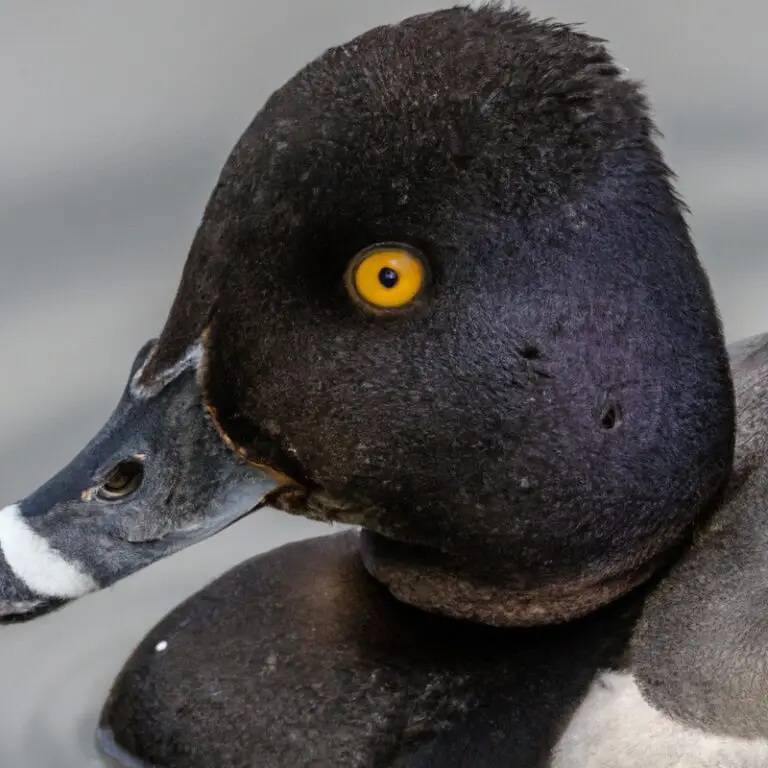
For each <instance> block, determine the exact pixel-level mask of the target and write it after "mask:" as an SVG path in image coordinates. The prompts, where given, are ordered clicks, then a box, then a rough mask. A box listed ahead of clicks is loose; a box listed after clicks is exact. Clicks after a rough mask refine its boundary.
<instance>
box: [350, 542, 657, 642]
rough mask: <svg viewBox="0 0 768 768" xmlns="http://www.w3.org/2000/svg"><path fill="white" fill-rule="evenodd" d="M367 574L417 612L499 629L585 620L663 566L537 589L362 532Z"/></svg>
mask: <svg viewBox="0 0 768 768" xmlns="http://www.w3.org/2000/svg"><path fill="white" fill-rule="evenodd" d="M360 544H361V547H360V551H361V556H362V560H363V563H364V565H365V567H366V569H367V571H368V572H369V573H370V574H371V576H373V577H374V578H375V579H376V580H377V581H379V582H380V583H381V584H383V585H384V586H386V587H387V589H388V590H389V591H390V592H391V593H392V595H393V596H394V597H396V598H397V599H398V600H401V601H403V602H405V603H408V604H410V605H413V606H414V607H416V608H421V609H423V610H426V611H429V612H431V613H438V614H442V615H444V616H449V617H451V618H455V619H464V620H469V621H475V622H479V623H482V624H488V625H492V626H498V627H524V626H536V625H542V624H555V623H559V622H564V621H570V620H572V619H577V618H579V617H582V616H585V615H586V614H588V613H591V612H592V611H594V610H596V609H598V608H600V607H601V606H603V605H606V604H608V603H610V602H613V601H614V600H616V599H617V598H619V597H621V596H623V595H626V594H627V593H629V592H630V591H632V590H633V589H634V588H635V587H638V586H639V585H641V584H643V583H645V582H646V581H648V579H649V578H650V577H651V576H652V575H653V574H654V573H656V572H657V571H658V570H659V568H660V567H661V566H662V565H663V563H664V560H665V558H663V557H659V558H656V559H653V560H651V561H649V562H646V563H644V564H643V566H642V567H641V568H638V569H635V570H632V571H630V572H627V573H623V574H621V575H619V576H616V577H614V578H610V579H605V580H602V581H599V582H594V581H586V580H581V581H578V580H569V581H563V582H560V583H551V584H549V585H547V586H540V587H538V588H536V589H525V588H521V586H520V585H519V584H515V585H510V584H504V583H496V582H494V583H491V582H490V581H489V580H488V579H487V578H481V577H479V576H477V575H476V574H475V573H473V572H472V569H471V568H470V567H469V566H468V565H467V564H466V563H462V562H461V561H460V560H459V559H457V558H452V557H451V556H449V555H445V554H444V553H438V552H435V551H434V550H427V549H426V548H424V547H419V546H414V545H409V544H403V543H401V542H398V541H394V540H392V539H388V538H386V537H384V536H382V535H380V534H377V533H374V532H372V531H369V530H363V531H361V535H360Z"/></svg>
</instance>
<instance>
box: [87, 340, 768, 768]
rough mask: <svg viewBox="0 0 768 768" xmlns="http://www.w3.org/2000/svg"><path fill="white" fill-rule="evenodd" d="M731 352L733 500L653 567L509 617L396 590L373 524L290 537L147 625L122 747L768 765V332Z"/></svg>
mask: <svg viewBox="0 0 768 768" xmlns="http://www.w3.org/2000/svg"><path fill="white" fill-rule="evenodd" d="M729 352H730V359H731V362H732V367H733V373H734V381H735V385H736V398H737V400H736V402H737V414H738V431H737V442H736V458H735V466H734V471H733V473H732V476H731V480H730V482H729V485H728V489H727V492H726V495H725V498H724V501H723V503H722V505H721V506H720V507H718V509H717V510H716V511H715V512H714V513H713V514H712V515H711V516H709V517H708V518H706V519H705V520H704V521H703V522H702V524H701V525H699V526H698V527H697V529H696V532H695V535H694V537H693V539H692V541H691V542H690V544H689V545H688V546H687V547H686V549H685V551H684V552H683V553H682V554H681V555H680V557H679V558H678V559H677V560H675V561H674V562H673V563H672V564H671V565H670V566H669V567H668V568H666V569H663V570H662V572H661V573H659V574H657V575H656V577H655V578H653V579H652V580H650V582H649V583H648V584H646V585H644V586H643V587H641V588H639V589H637V590H635V591H634V592H632V593H630V594H628V595H625V596H623V597H622V598H620V599H619V600H617V601H615V602H613V603H610V604H608V605H606V606H603V607H602V608H600V609H598V610H597V611H595V612H593V613H592V614H590V615H588V616H586V617H583V618H580V619H577V620H572V621H568V622H565V623H563V624H560V625H548V626H539V627H528V628H517V629H513V628H499V627H492V626H489V625H482V624H476V623H474V622H468V621H466V620H456V619H451V618H448V617H443V616H439V615H437V614H433V613H430V612H425V611H422V610H414V609H413V608H412V607H411V606H408V605H407V604H405V603H403V602H402V601H399V600H397V599H395V598H393V596H392V595H391V594H390V593H389V592H388V591H387V589H386V588H385V587H384V585H382V584H380V583H378V582H377V581H375V580H374V579H372V578H370V577H369V576H368V574H367V572H365V570H364V566H363V565H362V563H361V561H360V558H359V557H358V556H357V552H358V544H357V542H356V541H355V538H356V537H357V536H358V535H359V534H358V533H357V532H355V531H346V532H343V533H337V534H335V535H331V536H324V537H318V538H315V539H310V540H306V541H301V542H297V543H292V544H288V545H285V546H284V547H281V548H279V549H277V550H274V551H272V552H268V553H266V554H263V555H260V556H257V557H254V558H252V559H251V560H248V561H246V562H244V563H242V564H241V565H240V566H238V567H236V568H234V569H232V570H231V571H230V572H228V573H226V574H224V575H223V576H222V577H220V578H219V579H217V580H215V581H214V582H213V583H212V584H210V585H209V586H208V587H206V588H205V589H203V590H202V591H201V592H200V593H198V594H197V595H194V596H193V597H191V598H190V599H189V600H187V601H186V602H185V603H183V604H181V605H180V606H178V607H177V608H176V609H175V610H173V611H172V612H171V613H170V614H169V615H168V616H166V617H165V618H164V619H163V620H162V621H161V622H160V623H159V624H158V625H157V626H156V627H154V628H153V629H152V631H151V632H150V633H149V634H148V635H147V636H146V637H145V638H144V639H143V640H142V641H141V643H140V644H139V645H138V647H137V648H136V650H135V651H134V652H133V654H132V656H131V658H130V659H129V660H128V661H127V662H126V665H125V666H124V668H123V670H122V671H121V673H120V675H119V676H118V678H117V680H116V681H115V683H114V684H113V686H112V690H111V692H110V694H109V698H108V700H107V702H106V704H105V706H104V708H103V711H102V714H101V721H100V728H99V732H98V744H99V747H100V749H101V751H102V754H104V755H106V756H108V757H109V758H110V759H113V760H115V763H114V764H115V765H118V766H142V767H144V766H174V767H175V766H178V767H179V768H185V767H186V766H190V767H191V766H198V765H217V766H218V765H220V766H225V767H226V768H230V766H232V767H233V768H234V766H238V767H239V766H249V765H255V764H258V765H264V766H269V767H270V768H271V767H272V766H275V767H277V766H284V765H290V764H291V763H292V762H298V764H301V765H312V764H316V765H350V766H352V765H355V766H358V765H360V766H362V765H366V766H367V765H387V766H390V765H391V766H407V767H408V768H410V767H412V766H413V767H418V768H426V767H427V766H429V767H435V768H437V767H438V766H459V767H461V768H481V767H489V768H496V766H498V767H499V768H502V767H504V768H508V767H509V766H522V767H524V768H528V767H531V766H537V767H538V768H647V766H651V765H652V766H654V768H681V766H691V768H693V767H694V766H695V767H696V768H762V766H765V765H768V708H767V707H766V703H765V696H764V695H763V692H764V689H765V685H766V666H765V664H764V663H763V656H764V649H765V647H766V645H767V644H768V637H767V636H766V632H765V620H764V610H763V605H764V602H765V601H764V599H763V598H764V595H765V591H766V586H765V578H764V573H765V567H766V566H765V562H766V554H765V552H766V546H765V541H764V539H765V533H764V529H765V525H764V520H763V510H764V508H765V495H766V488H768V333H766V334H762V335H759V336H755V337H752V338H750V339H747V340H745V341H742V342H739V343H737V344H734V345H732V346H731V347H730V349H729ZM249 632H250V638H249V639H250V642H249V643H248V644H247V646H246V644H244V643H242V641H241V638H242V637H243V636H244V635H245V634H246V633H249ZM246 670H247V674H246V673H245V672H246ZM182 680H183V685H182V684H180V681H182ZM244 723H245V724H246V728H247V730H244V729H243V724H244ZM135 755H140V756H141V758H142V760H141V762H140V763H135V762H133V760H134V756H135ZM313 760H314V761H315V762H314V763H312V761H313Z"/></svg>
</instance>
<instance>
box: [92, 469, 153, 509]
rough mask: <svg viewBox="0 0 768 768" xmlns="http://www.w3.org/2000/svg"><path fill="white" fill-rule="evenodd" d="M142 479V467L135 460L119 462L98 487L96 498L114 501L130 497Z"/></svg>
mask: <svg viewBox="0 0 768 768" xmlns="http://www.w3.org/2000/svg"><path fill="white" fill-rule="evenodd" d="M143 479H144V467H143V465H142V463H141V462H140V461H138V460H137V459H126V460H125V461H121V462H120V463H119V464H118V465H117V466H116V467H115V468H114V469H112V471H111V472H110V473H109V474H108V475H107V477H106V479H105V480H104V482H103V483H102V484H101V485H100V486H99V490H98V491H97V492H96V496H97V497H98V498H100V499H102V500H103V501H114V500H115V499H123V498H125V497H126V496H130V495H131V494H132V493H134V492H135V491H136V490H138V488H139V486H140V485H141V481H142V480H143Z"/></svg>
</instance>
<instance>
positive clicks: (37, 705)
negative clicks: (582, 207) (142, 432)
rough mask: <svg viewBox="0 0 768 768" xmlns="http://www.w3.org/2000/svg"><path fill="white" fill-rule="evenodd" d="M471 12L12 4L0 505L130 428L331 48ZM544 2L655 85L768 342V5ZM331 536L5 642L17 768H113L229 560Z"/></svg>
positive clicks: (8, 742) (708, 218) (11, 752)
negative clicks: (263, 112)
mask: <svg viewBox="0 0 768 768" xmlns="http://www.w3.org/2000/svg"><path fill="white" fill-rule="evenodd" d="M447 4H449V3H445V2H443V3H439V2H426V1H417V0H411V1H410V2H406V1H404V0H389V1H388V2H386V3H382V2H379V3H373V2H366V0H327V2H318V0H293V2H290V3H272V2H265V1H264V0H242V1H240V2H239V1H236V0H219V2H217V3H211V2H203V1H202V0H164V2H162V3H157V2H155V0H133V2H131V3H121V4H115V3H101V2H98V0H70V2H68V3H56V2H53V0H48V2H46V1H45V0H37V2H26V0H3V2H2V3H0V71H2V73H3V76H2V78H0V356H1V358H2V360H3V368H2V371H3V375H2V379H1V380H0V505H2V504H4V503H8V502H10V501H13V500H15V499H16V498H18V497H20V496H22V495H24V494H26V493H27V492H29V491H30V490H32V489H33V488H34V487H35V486H36V485H37V484H38V483H40V482H41V481H43V480H44V479H46V478H47V477H48V476H49V475H50V474H51V473H52V472H54V471H55V470H57V469H58V468H59V467H61V466H62V465H63V463H64V462H65V461H67V460H68V459H69V458H70V457H71V456H72V455H73V454H74V453H75V452H76V451H77V450H78V449H79V448H80V447H81V446H82V445H83V444H84V442H85V441H86V440H87V439H88V438H89V437H90V436H91V435H92V434H93V433H94V432H95V431H96V429H97V428H98V427H99V426H100V425H101V423H102V422H103V420H104V419H105V417H106V416H107V414H108V413H109V411H110V410H111V408H112V406H113V404H114V403H115V401H116V400H117V397H118V396H119V393H120V391H121V389H122V386H123V384H124V380H125V378H126V375H127V371H128V368H129V366H130V363H131V361H132V359H133V356H134V353H135V352H136V350H137V349H138V347H139V346H140V345H141V343H142V342H143V341H144V340H145V339H147V338H149V337H150V336H152V335H154V334H156V333H157V332H158V331H159V329H160V326H161V324H162V322H163V319H164V317H165V313H166V311H167V309H168V305H169V303H170V301H171V298H172V296H173V292H174V290H175V287H176V283H177V280H178V277H179V273H180V270H181V267H182V264H183V261H184V257H185V253H186V248H187V246H188V244H189V242H190V240H191V238H192V235H193V232H194V229H195V227H196V224H197V222H198V219H199V216H200V213H201V211H202V207H203V205H204V203H205V200H206V197H207V195H208V193H209V192H210V190H211V188H212V187H213V184H214V182H215V180H216V176H217V174H218V171H219V168H220V166H221V164H222V163H223V162H224V160H225V158H226V155H227V153H228V151H229V149H230V147H231V146H232V144H233V143H234V141H235V140H236V138H237V137H238V135H239V133H240V132H241V131H242V129H243V128H244V127H245V125H246V124H247V122H248V121H249V120H250V118H251V116H252V114H253V113H254V112H255V110H256V109H257V107H258V106H259V105H260V104H261V103H262V102H263V100H264V99H265V98H266V96H267V95H268V94H269V92H270V91H271V90H273V89H274V88H275V87H277V86H279V85H280V84H281V83H282V81H284V80H285V79H286V78H287V77H288V76H290V75H291V74H292V73H293V72H294V71H295V70H296V69H297V68H298V67H299V66H301V65H302V64H303V63H304V62H305V61H306V60H308V59H309V58H312V57H314V56H315V55H316V54H318V53H319V52H321V51H322V50H323V49H324V48H325V47H327V46H329V45H332V44H335V43H339V42H343V41H344V40H346V39H348V38H349V37H351V36H353V35H354V34H356V33H358V32H361V31H363V30H364V29H366V28H368V27H370V26H373V25H375V24H378V23H382V22H387V21H394V20H397V19H398V18H401V17H402V16H405V15H408V14H410V13H414V12H420V11H425V10H429V9H431V8H435V7H440V6H445V5H447ZM726 6H727V7H728V10H726ZM529 7H530V8H531V9H532V10H533V11H534V12H536V13H537V14H540V15H554V16H557V17H560V18H562V19H563V20H569V21H584V22H586V23H587V26H588V29H589V30H590V31H591V32H592V33H593V34H596V35H598V36H602V37H606V38H608V39H609V40H610V41H611V43H612V49H613V51H614V52H615V53H616V55H617V57H618V59H619V60H620V63H621V64H623V65H624V66H625V67H627V68H628V69H629V70H630V72H631V73H632V74H633V75H634V76H635V77H638V78H641V79H643V80H644V81H645V82H646V83H647V86H648V91H649V93H650V95H651V97H652V100H653V102H654V105H655V108H656V113H657V116H658V120H659V123H660V125H661V127H662V129H663V130H664V132H665V134H666V141H665V145H664V146H665V150H666V152H667V157H668V160H669V162H670V163H671V165H672V166H673V167H674V168H675V169H676V170H677V172H678V173H679V175H680V188H681V190H682V192H683V194H684V195H685V197H686V198H687V200H688V201H689V203H690V205H691V208H692V210H693V214H694V215H693V217H692V220H691V221H692V225H693V229H694V233H695V235H696V239H697V242H698V245H699V248H700V252H701V255H702V258H703V260H704V262H705V264H706V266H707V268H708V270H709V273H710V275H711V278H712V281H713V283H714V286H715V289H716V293H717V296H718V299H719V302H720V306H721V308H722V314H723V319H724V321H725V324H726V330H727V333H728V337H729V339H732V340H733V339H736V338H739V337H742V336H745V335H747V334H751V333H756V332H759V331H762V330H768V301H766V300H765V296H766V294H767V293H768V259H766V257H765V254H764V243H766V242H768V215H767V212H768V75H766V74H765V73H766V72H768V47H766V46H765V44H764V30H765V25H766V22H768V6H766V5H765V3H762V2H759V0H733V1H732V2H731V3H730V5H728V4H726V3H722V2H714V0H674V2H671V1H670V0H643V2H640V1H639V0H635V1H634V2H628V0H625V1H624V2H617V1H616V0H581V1H579V0H531V3H529ZM325 530H326V529H325V528H323V527H321V526H316V525H312V524H309V523H306V522H303V521H301V520H296V519H292V518H289V517H286V516H282V515H280V514H278V513H262V514H260V515H257V516H254V517H252V518H250V519H248V520H245V521H243V522H241V523H239V524H238V525H237V526H235V527H234V528H232V529H230V530H229V531H227V532H225V533H223V534H221V535H220V536H218V537H217V538H215V539H214V540H211V541H208V542H206V543H205V544H201V545H199V546H197V547H194V548H192V549H190V550H187V551H186V552H183V553H181V554H179V555H177V556H175V557H172V558H170V559H168V560H166V561H164V562H162V563H158V564H157V565H156V566H154V567H152V568H150V569H148V570H147V571H144V572H143V573H140V574H137V575H136V576H134V577H132V578H130V579H127V580H125V581H124V582H122V583H120V584H118V585H117V586H115V587H114V588H112V589H109V590H106V591H104V592H102V593H99V594H95V595H92V596H89V597H87V598H85V599H83V600H81V601H79V602H77V603H75V604H73V605H71V606H68V607H67V608H65V609H64V610H62V611H60V612H58V613H56V614H54V615H51V616H48V617H46V618H43V619H40V620H38V621H35V622H33V623H31V624H28V625H22V626H12V627H5V628H0V768H54V767H55V768H83V767H84V766H94V767H95V766H98V765H100V763H99V762H98V759H97V757H96V755H95V752H94V750H93V747H92V733H93V728H94V723H95V718H96V715H97V713H98V710H99V707H100V705H101V702H102V700H103V697H104V695H105V693H106V690H107V688H108V686H109V683H110V680H111V679H112V677H113V676H114V675H115V673H116V672H117V671H118V669H119V667H120V665H121V663H122V661H123V660H124V659H125V658H126V656H127V655H128V653H129V652H130V650H131V649H132V647H133V646H134V645H135V643H136V642H137V641H138V640H139V638H140V637H141V636H142V635H143V634H144V633H145V632H146V631H147V630H149V629H150V627H151V626H152V625H153V624H154V623H155V622H156V621H157V620H158V619H160V618H161V616H163V615H164V614H165V613H166V612H167V611H168V610H169V609H170V608H171V607H172V606H173V605H174V604H176V603H177V602H179V601H180V600H181V599H183V598H184V597H186V596H187V595H189V594H190V593H192V592H193V591H195V590H196V589H198V588H199V587H201V586H202V585H203V584H205V583H207V582H208V581H210V580H211V579H212V578H213V577H215V576H216V575H217V574H219V573H221V572H223V571H224V570H226V568H228V567H229V566H231V565H233V564H235V563H237V562H238V561H241V560H243V559H245V558H246V557H248V556H249V555H251V554H253V553H256V552H258V551H262V550H264V549H268V548H270V547H273V546H275V545H277V544H279V543H281V542H284V541H288V540H290V539H294V538H298V537H301V536H306V535H311V534H315V533H317V532H321V533H322V532H325Z"/></svg>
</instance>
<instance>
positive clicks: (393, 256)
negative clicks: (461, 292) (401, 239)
mask: <svg viewBox="0 0 768 768" xmlns="http://www.w3.org/2000/svg"><path fill="white" fill-rule="evenodd" d="M426 279H427V267H426V261H425V259H424V257H423V256H422V255H421V254H420V253H419V252H418V251H416V250H415V249H414V248H411V247H410V246H406V245H399V244H394V245H375V246H373V247H371V248H366V249H365V250H364V251H361V252H360V253H359V254H357V256H356V257H355V258H354V259H353V260H352V263H351V264H350V265H349V268H348V269H347V274H346V276H345V283H346V286H347V291H349V294H350V295H351V296H352V298H353V299H355V300H356V301H357V302H358V303H360V304H362V305H363V307H365V308H367V309H372V310H374V311H376V310H382V311H387V310H398V309H403V308H405V307H407V306H409V305H410V304H412V303H413V302H414V301H415V300H416V299H417V298H418V297H419V295H420V294H421V292H422V290H423V288H424V285H425V283H426Z"/></svg>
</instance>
